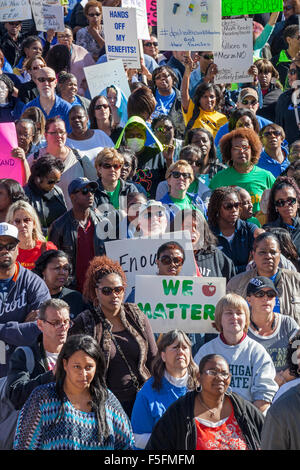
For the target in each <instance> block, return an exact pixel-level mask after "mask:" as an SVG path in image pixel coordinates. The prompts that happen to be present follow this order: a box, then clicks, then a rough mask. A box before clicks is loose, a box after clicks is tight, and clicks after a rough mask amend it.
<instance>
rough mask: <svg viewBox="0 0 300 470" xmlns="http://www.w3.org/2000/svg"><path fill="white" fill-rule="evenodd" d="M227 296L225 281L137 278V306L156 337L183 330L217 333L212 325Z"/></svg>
mask: <svg viewBox="0 0 300 470" xmlns="http://www.w3.org/2000/svg"><path fill="white" fill-rule="evenodd" d="M225 294H226V279H225V278H223V277H192V276H143V275H142V276H136V284H135V302H136V303H137V304H138V306H139V308H140V309H141V310H142V312H144V314H145V315H147V317H148V319H149V321H150V324H151V327H152V330H153V332H154V333H167V332H168V331H170V330H173V329H175V328H179V329H181V330H183V331H185V332H186V333H216V330H215V328H213V326H212V322H213V321H214V319H215V315H214V314H215V308H216V305H217V303H218V301H219V300H220V299H221V297H223V296H224V295H225Z"/></svg>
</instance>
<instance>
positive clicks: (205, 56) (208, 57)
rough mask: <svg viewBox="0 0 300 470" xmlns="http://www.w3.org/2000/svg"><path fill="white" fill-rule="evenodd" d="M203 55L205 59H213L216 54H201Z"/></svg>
mask: <svg viewBox="0 0 300 470" xmlns="http://www.w3.org/2000/svg"><path fill="white" fill-rule="evenodd" d="M201 57H203V59H205V60H211V59H213V58H214V56H213V55H210V54H201Z"/></svg>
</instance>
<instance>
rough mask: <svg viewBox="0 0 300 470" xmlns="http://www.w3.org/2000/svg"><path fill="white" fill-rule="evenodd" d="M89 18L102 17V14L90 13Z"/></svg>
mask: <svg viewBox="0 0 300 470" xmlns="http://www.w3.org/2000/svg"><path fill="white" fill-rule="evenodd" d="M88 16H90V17H91V18H92V17H93V16H101V13H88Z"/></svg>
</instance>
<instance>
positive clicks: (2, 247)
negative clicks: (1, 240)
mask: <svg viewBox="0 0 300 470" xmlns="http://www.w3.org/2000/svg"><path fill="white" fill-rule="evenodd" d="M17 246H18V244H17V243H6V245H1V244H0V251H3V250H6V251H13V250H15V249H16V248H17Z"/></svg>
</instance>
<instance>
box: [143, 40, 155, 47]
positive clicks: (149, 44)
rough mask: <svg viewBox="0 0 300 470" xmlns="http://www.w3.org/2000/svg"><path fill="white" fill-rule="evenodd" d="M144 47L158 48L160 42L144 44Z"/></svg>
mask: <svg viewBox="0 0 300 470" xmlns="http://www.w3.org/2000/svg"><path fill="white" fill-rule="evenodd" d="M144 46H146V47H151V46H154V47H157V46H158V42H156V41H154V42H150V41H149V42H144Z"/></svg>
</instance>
